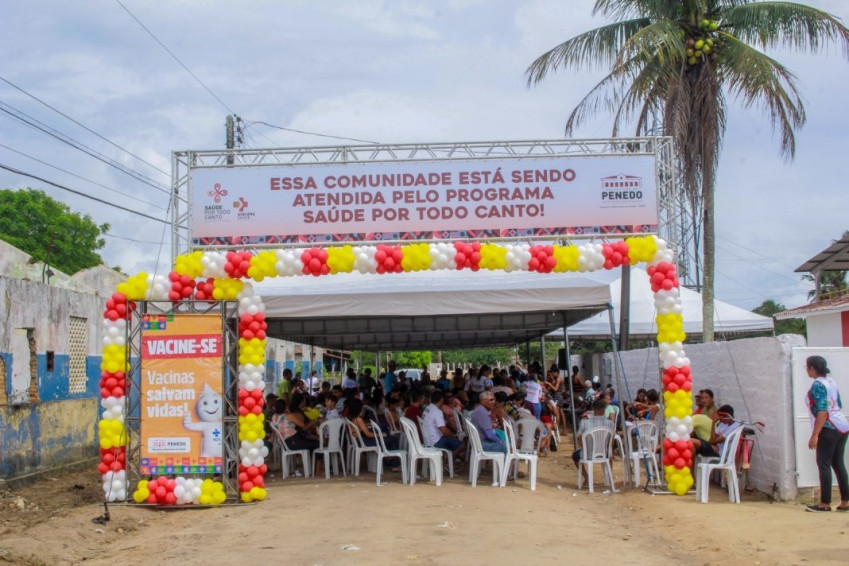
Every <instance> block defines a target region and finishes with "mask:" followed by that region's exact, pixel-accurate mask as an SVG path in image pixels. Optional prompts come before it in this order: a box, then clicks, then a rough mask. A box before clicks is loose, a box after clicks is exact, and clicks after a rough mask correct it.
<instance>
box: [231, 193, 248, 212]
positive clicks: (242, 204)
mask: <svg viewBox="0 0 849 566" xmlns="http://www.w3.org/2000/svg"><path fill="white" fill-rule="evenodd" d="M247 207H248V201H246V200H245V198H244V197H239V200H236V201H233V208H235V209H236V210H237V211H239V212H244V211H245V209H246V208H247Z"/></svg>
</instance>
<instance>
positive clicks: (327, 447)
mask: <svg viewBox="0 0 849 566" xmlns="http://www.w3.org/2000/svg"><path fill="white" fill-rule="evenodd" d="M344 433H345V419H330V420H327V421H324V422H323V423H321V424H320V425H319V427H318V441H319V445H318V448H316V449H315V450H313V453H312V470H313V471H312V475H313V476H315V462H316V456H317V455H318V454H322V455H324V477H325V479H330V468H331V467H332V468H333V473H334V474H338V473H339V467H338V466H337V459H336V458H334V457H333V456H334V455H338V456H339V458H338V463H339V464H340V465H341V466H342V475H343V476H347V474H346V473H345V453H344V452H343V451H342V436H343V434H344Z"/></svg>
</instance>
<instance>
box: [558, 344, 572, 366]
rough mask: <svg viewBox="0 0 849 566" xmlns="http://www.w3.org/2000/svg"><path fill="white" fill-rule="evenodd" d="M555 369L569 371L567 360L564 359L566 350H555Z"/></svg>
mask: <svg viewBox="0 0 849 566" xmlns="http://www.w3.org/2000/svg"><path fill="white" fill-rule="evenodd" d="M557 368H558V369H569V359H568V358H567V357H566V348H560V349H559V350H557Z"/></svg>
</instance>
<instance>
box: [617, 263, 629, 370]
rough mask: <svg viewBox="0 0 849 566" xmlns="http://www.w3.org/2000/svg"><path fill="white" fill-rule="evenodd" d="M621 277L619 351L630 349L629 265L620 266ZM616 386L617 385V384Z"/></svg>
mask: <svg viewBox="0 0 849 566" xmlns="http://www.w3.org/2000/svg"><path fill="white" fill-rule="evenodd" d="M621 270H622V277H621V278H620V281H621V285H622V287H621V290H620V292H619V294H620V299H619V351H620V352H622V351H625V350H629V349H630V344H629V339H630V334H631V266H630V265H627V264H626V265H623V266H622V267H621ZM617 387H618V385H617Z"/></svg>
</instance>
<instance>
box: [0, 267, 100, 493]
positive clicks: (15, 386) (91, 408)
mask: <svg viewBox="0 0 849 566" xmlns="http://www.w3.org/2000/svg"><path fill="white" fill-rule="evenodd" d="M102 311H103V299H102V298H100V297H96V296H94V295H87V294H82V293H77V292H74V291H69V290H67V289H61V288H57V287H53V286H47V285H43V284H41V283H37V282H33V281H27V280H21V279H9V278H6V277H0V359H2V364H0V372H2V376H0V386H2V389H3V391H2V393H0V479H11V478H16V477H21V476H26V475H28V474H31V473H33V472H38V471H42V470H47V469H51V468H56V467H60V466H63V465H67V464H73V463H75V462H78V461H80V460H84V459H86V458H91V457H94V456H96V455H97V443H96V422H97V418H98V400H97V394H98V382H99V379H100V369H99V365H100V345H101V334H100V320H101V316H102ZM71 317H76V318H78V319H81V320H83V321H84V323H83V327H82V328H83V330H82V332H80V334H84V335H85V339H84V344H80V346H79V347H77V348H76V350H75V354H74V355H75V356H77V357H78V358H79V359H78V360H77V361H78V363H80V364H81V366H80V367H81V368H84V377H83V381H82V382H79V383H77V384H76V389H77V390H76V391H73V392H72V391H71V389H72V383H71V379H70V376H71V357H72V355H71V340H70V337H69V334H70V333H69V325H70V319H71ZM48 352H49V353H50V356H48ZM51 365H52V367H50V366H51Z"/></svg>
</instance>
